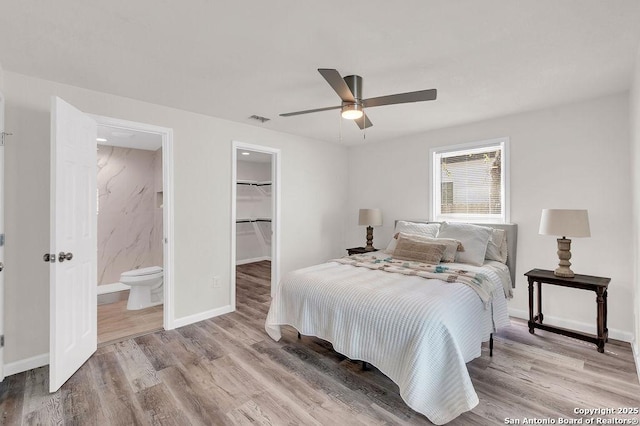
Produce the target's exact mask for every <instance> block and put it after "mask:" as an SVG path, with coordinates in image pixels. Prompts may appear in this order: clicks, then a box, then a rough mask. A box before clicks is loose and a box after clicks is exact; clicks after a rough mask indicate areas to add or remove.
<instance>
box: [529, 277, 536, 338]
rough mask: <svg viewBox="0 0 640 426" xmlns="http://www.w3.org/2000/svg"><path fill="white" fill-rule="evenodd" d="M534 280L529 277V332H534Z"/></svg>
mask: <svg viewBox="0 0 640 426" xmlns="http://www.w3.org/2000/svg"><path fill="white" fill-rule="evenodd" d="M534 331H535V328H534V327H533V280H532V279H531V278H529V333H531V334H533V333H534Z"/></svg>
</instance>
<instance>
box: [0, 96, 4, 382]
mask: <svg viewBox="0 0 640 426" xmlns="http://www.w3.org/2000/svg"><path fill="white" fill-rule="evenodd" d="M3 270H4V96H2V93H0V336H2V337H0V382H1V381H2V380H4V272H3Z"/></svg>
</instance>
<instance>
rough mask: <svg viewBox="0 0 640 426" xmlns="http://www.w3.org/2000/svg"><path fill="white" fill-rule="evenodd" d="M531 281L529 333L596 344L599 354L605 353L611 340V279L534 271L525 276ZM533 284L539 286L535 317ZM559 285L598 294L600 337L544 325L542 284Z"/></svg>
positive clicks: (541, 270) (542, 270)
mask: <svg viewBox="0 0 640 426" xmlns="http://www.w3.org/2000/svg"><path fill="white" fill-rule="evenodd" d="M525 275H526V276H527V278H528V280H529V333H531V334H533V333H534V331H535V329H536V328H539V329H541V330H546V331H550V332H552V333H559V334H562V335H565V336H569V337H573V338H574V339H580V340H584V341H587V342H591V343H595V344H596V345H597V346H598V352H600V353H602V352H604V344H605V342H606V341H607V340H608V338H609V329H608V328H607V287H608V286H609V281H611V278H604V277H593V276H591V275H578V274H576V276H575V277H573V278H564V277H557V276H555V275H554V274H553V271H547V270H544V269H532V270H530V271H529V272H527V273H526V274H525ZM533 283H537V284H538V313H537V315H535V316H534V315H533ZM543 283H544V284H552V285H559V286H562V287H571V288H579V289H582V290H591V291H595V293H596V302H597V304H598V317H597V326H598V327H597V329H598V335H597V336H593V335H592V334H585V333H579V332H577V331H572V330H567V329H566V328H561V327H554V326H551V325H546V324H543V323H542V320H543V318H544V316H543V315H542V284H543Z"/></svg>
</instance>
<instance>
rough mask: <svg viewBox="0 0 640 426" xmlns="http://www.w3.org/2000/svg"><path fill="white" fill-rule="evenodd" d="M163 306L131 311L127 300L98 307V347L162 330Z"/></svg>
mask: <svg viewBox="0 0 640 426" xmlns="http://www.w3.org/2000/svg"><path fill="white" fill-rule="evenodd" d="M162 307H163V305H157V306H152V307H150V308H145V309H138V310H133V311H130V310H128V309H127V299H125V300H120V301H117V302H113V303H107V304H104V305H98V345H103V344H105V343H115V342H118V341H121V340H122V339H123V338H126V337H135V336H140V335H142V334H146V333H149V332H151V331H157V330H162V324H163V318H162V314H163V311H162Z"/></svg>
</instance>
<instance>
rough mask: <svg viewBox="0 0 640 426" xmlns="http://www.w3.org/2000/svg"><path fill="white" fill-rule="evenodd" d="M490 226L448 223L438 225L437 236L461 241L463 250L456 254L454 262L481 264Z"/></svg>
mask: <svg viewBox="0 0 640 426" xmlns="http://www.w3.org/2000/svg"><path fill="white" fill-rule="evenodd" d="M491 234H492V228H487V227H484V226H478V225H472V224H470V223H449V222H444V223H442V225H440V231H438V238H452V239H454V240H458V241H460V242H461V243H462V246H463V247H464V251H459V252H458V253H457V254H456V262H459V263H468V264H470V265H475V266H482V264H483V263H484V256H485V254H486V252H487V245H488V244H489V239H490V238H491Z"/></svg>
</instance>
